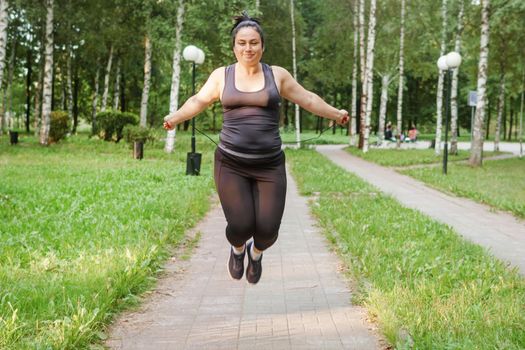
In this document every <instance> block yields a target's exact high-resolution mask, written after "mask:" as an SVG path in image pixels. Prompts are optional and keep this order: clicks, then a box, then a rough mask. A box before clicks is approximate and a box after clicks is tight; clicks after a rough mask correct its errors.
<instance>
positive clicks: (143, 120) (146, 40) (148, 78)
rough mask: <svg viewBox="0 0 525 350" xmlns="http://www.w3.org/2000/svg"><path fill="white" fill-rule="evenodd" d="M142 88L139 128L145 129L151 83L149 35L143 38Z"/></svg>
mask: <svg viewBox="0 0 525 350" xmlns="http://www.w3.org/2000/svg"><path fill="white" fill-rule="evenodd" d="M144 49H145V54H144V87H143V88H142V100H141V102H140V126H142V127H144V128H145V127H146V122H147V118H148V98H149V88H150V81H151V41H150V38H149V34H146V36H145V38H144Z"/></svg>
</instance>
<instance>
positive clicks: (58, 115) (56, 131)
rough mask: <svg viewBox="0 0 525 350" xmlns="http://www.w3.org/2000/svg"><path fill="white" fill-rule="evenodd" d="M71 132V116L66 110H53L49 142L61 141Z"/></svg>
mask: <svg viewBox="0 0 525 350" xmlns="http://www.w3.org/2000/svg"><path fill="white" fill-rule="evenodd" d="M68 132H69V116H68V115H67V112H65V111H53V112H51V122H50V126H49V142H51V143H54V142H58V141H60V140H61V139H62V138H64V136H66V135H67V133H68Z"/></svg>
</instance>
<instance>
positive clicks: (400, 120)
mask: <svg viewBox="0 0 525 350" xmlns="http://www.w3.org/2000/svg"><path fill="white" fill-rule="evenodd" d="M405 9H406V1H405V0H401V28H400V30H399V85H398V87H397V118H396V119H397V128H396V130H397V135H396V139H397V142H396V147H397V148H399V147H401V137H400V135H401V129H402V128H403V88H404V84H405V83H404V74H405Z"/></svg>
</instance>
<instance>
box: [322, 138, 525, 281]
mask: <svg viewBox="0 0 525 350" xmlns="http://www.w3.org/2000/svg"><path fill="white" fill-rule="evenodd" d="M344 147H346V146H344V145H323V146H317V147H316V149H317V151H318V152H319V153H321V154H323V155H325V156H326V157H327V158H328V159H330V160H331V161H333V162H334V163H336V164H338V165H339V166H341V167H342V168H344V169H346V170H348V171H350V172H352V173H354V174H356V175H358V176H359V177H361V178H363V179H364V180H365V181H367V182H369V183H370V184H372V185H374V186H376V187H377V188H378V189H379V190H380V191H382V192H384V193H385V194H389V195H391V196H392V197H394V198H395V199H396V200H398V201H399V202H400V203H401V204H403V205H405V206H406V207H409V208H413V209H417V210H419V211H421V212H423V213H424V214H426V215H428V216H430V217H432V218H434V219H436V220H438V221H440V222H443V223H445V224H447V225H449V226H450V227H452V228H453V229H454V230H455V231H456V232H458V233H459V234H461V235H462V236H463V237H465V238H466V239H468V240H470V241H472V242H474V243H477V244H479V245H481V246H483V247H485V248H487V249H488V251H489V252H490V253H492V254H493V255H494V256H496V257H497V258H499V259H501V260H503V261H506V262H508V263H509V264H510V265H511V266H513V267H516V268H517V269H518V272H519V273H520V274H521V275H525V222H524V221H523V220H520V219H517V218H516V217H514V216H512V215H510V214H508V213H505V212H500V211H495V210H494V209H492V208H490V207H489V206H486V205H483V204H479V203H476V202H474V201H471V200H469V199H465V198H459V197H455V196H452V195H447V194H445V193H443V192H440V191H437V190H434V189H432V188H429V187H427V186H426V185H424V184H423V183H421V182H420V181H417V180H415V179H413V178H411V177H409V176H406V175H402V174H399V173H397V172H396V171H394V170H392V169H389V168H386V167H383V166H380V165H377V164H374V163H371V162H368V161H365V160H363V159H361V158H359V157H356V156H353V155H351V154H349V153H348V152H346V151H344V150H343V148H344Z"/></svg>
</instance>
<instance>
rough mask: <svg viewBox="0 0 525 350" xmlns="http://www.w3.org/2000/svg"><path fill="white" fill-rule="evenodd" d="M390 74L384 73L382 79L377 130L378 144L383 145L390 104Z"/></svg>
mask: <svg viewBox="0 0 525 350" xmlns="http://www.w3.org/2000/svg"><path fill="white" fill-rule="evenodd" d="M389 84H390V74H388V73H387V74H385V75H383V77H382V79H381V103H380V105H379V129H378V131H377V138H378V144H379V145H382V144H383V141H384V140H385V119H386V107H387V104H388V85H389Z"/></svg>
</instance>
